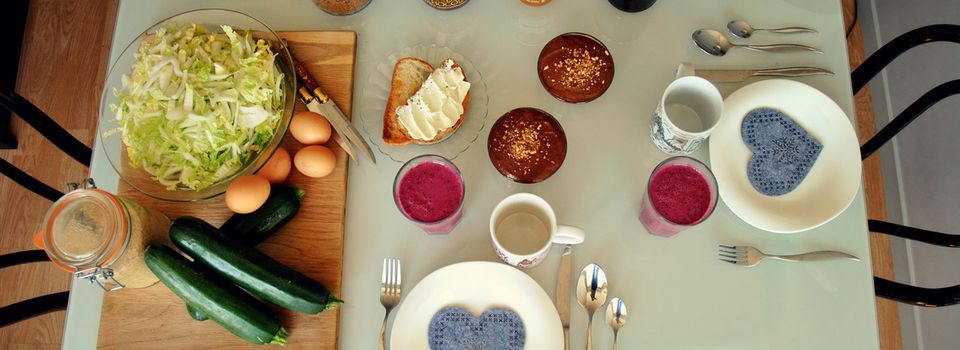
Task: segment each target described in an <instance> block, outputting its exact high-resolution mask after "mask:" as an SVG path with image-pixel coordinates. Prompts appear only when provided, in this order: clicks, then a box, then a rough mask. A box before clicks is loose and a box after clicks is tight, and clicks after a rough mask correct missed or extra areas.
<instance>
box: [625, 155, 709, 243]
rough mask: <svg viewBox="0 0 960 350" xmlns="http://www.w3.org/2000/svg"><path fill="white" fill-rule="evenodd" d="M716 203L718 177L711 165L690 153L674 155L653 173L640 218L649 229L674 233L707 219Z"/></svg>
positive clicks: (662, 232) (652, 231)
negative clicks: (689, 155)
mask: <svg viewBox="0 0 960 350" xmlns="http://www.w3.org/2000/svg"><path fill="white" fill-rule="evenodd" d="M716 206H717V179H716V178H714V177H713V172H711V171H710V168H707V166H706V165H704V164H703V163H701V162H700V161H698V160H696V159H693V158H690V157H684V156H679V157H672V158H668V159H666V160H664V161H663V162H660V164H659V165H657V167H656V168H655V169H653V173H651V174H650V180H648V181H647V191H646V193H644V196H643V204H642V206H641V207H640V222H642V223H643V226H644V227H646V228H647V232H650V233H651V234H654V235H658V236H665V237H670V236H673V235H675V234H677V233H678V232H680V231H683V230H686V229H688V228H690V227H693V226H695V225H697V224H699V223H701V222H703V221H704V220H706V219H707V218H708V217H710V214H712V213H713V209H714V207H716Z"/></svg>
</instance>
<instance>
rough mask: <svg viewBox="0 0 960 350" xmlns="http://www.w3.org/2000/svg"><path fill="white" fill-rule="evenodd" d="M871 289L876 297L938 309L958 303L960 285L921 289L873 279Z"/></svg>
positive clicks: (878, 278) (959, 300) (881, 279)
mask: <svg viewBox="0 0 960 350" xmlns="http://www.w3.org/2000/svg"><path fill="white" fill-rule="evenodd" d="M873 288H874V291H875V292H876V294H877V296H878V297H881V298H886V299H890V300H894V301H897V302H901V303H905V304H912V305H916V306H925V307H939V306H950V305H955V304H957V303H960V285H956V286H952V287H944V288H923V287H916V286H911V285H907V284H903V283H897V282H893V281H890V280H887V279H883V278H880V277H874V278H873Z"/></svg>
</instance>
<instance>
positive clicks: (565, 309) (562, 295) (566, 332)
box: [557, 244, 573, 350]
mask: <svg viewBox="0 0 960 350" xmlns="http://www.w3.org/2000/svg"><path fill="white" fill-rule="evenodd" d="M571 255H573V247H571V246H570V245H569V244H568V245H567V247H566V248H563V255H562V256H560V271H559V272H557V313H558V314H559V315H560V324H561V325H562V326H563V348H564V350H570V278H571V277H570V263H571V262H570V257H571Z"/></svg>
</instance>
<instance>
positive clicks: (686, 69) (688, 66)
mask: <svg viewBox="0 0 960 350" xmlns="http://www.w3.org/2000/svg"><path fill="white" fill-rule="evenodd" d="M696 72H697V70H696V69H695V68H693V63H690V62H683V63H681V64H680V66H679V67H677V79H679V78H681V77H692V76H694V75H696Z"/></svg>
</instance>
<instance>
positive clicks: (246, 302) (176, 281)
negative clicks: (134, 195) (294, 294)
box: [144, 245, 287, 345]
mask: <svg viewBox="0 0 960 350" xmlns="http://www.w3.org/2000/svg"><path fill="white" fill-rule="evenodd" d="M144 262H146V264H147V267H149V268H150V271H153V273H154V274H155V275H157V278H159V279H160V282H163V284H164V285H166V286H167V288H170V290H171V291H173V293H174V294H176V295H177V296H178V297H180V299H183V301H185V302H186V303H187V305H193V306H194V307H196V308H197V310H200V311H202V312H203V313H204V314H206V315H208V316H209V317H210V319H212V320H213V321H214V322H216V323H218V324H220V325H221V326H223V328H226V329H227V330H228V331H230V333H233V334H235V335H237V336H238V337H240V338H243V339H244V340H246V341H249V342H251V343H255V344H280V345H283V344H286V342H287V330H286V329H284V328H283V326H281V325H280V321H279V319H278V317H277V315H276V314H275V313H273V312H272V311H270V309H268V308H267V307H266V306H265V305H263V304H262V303H260V302H259V301H258V300H256V299H254V298H253V297H252V296H250V295H249V294H247V293H245V292H244V291H242V290H240V288H237V286H234V285H233V284H232V283H230V282H228V281H226V280H224V279H223V278H221V277H219V276H217V275H215V274H204V273H203V272H201V270H198V269H196V268H195V267H194V266H193V263H191V262H190V260H187V258H185V257H183V256H182V255H180V254H179V253H177V252H175V251H173V249H171V248H170V247H167V246H162V245H151V246H150V247H149V248H147V251H146V253H145V254H144Z"/></svg>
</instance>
